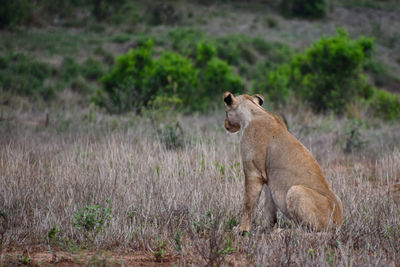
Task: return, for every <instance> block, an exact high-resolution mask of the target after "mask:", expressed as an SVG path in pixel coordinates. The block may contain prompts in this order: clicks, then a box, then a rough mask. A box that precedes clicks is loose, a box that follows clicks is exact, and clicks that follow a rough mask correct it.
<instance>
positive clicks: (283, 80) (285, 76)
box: [253, 64, 290, 107]
mask: <svg viewBox="0 0 400 267" xmlns="http://www.w3.org/2000/svg"><path fill="white" fill-rule="evenodd" d="M289 79H290V69H289V66H288V65H286V64H284V65H282V66H280V67H279V68H278V69H276V70H275V71H270V72H266V73H265V74H264V75H263V76H260V77H258V79H257V80H256V81H255V82H254V85H253V88H254V89H253V91H254V92H263V94H264V96H265V97H266V98H267V99H268V100H269V101H270V102H271V104H273V105H274V106H276V107H277V106H279V105H280V104H283V103H285V102H286V99H287V96H288V94H289V81H290V80H289Z"/></svg>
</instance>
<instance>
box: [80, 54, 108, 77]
mask: <svg viewBox="0 0 400 267" xmlns="http://www.w3.org/2000/svg"><path fill="white" fill-rule="evenodd" d="M81 73H82V75H83V76H84V77H85V78H86V79H88V80H97V79H99V78H100V77H101V76H103V75H104V68H103V65H102V64H101V62H99V61H96V60H94V59H93V58H91V57H89V58H88V59H87V60H86V61H85V62H84V63H83V64H82V67H81Z"/></svg>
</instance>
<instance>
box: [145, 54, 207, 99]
mask: <svg viewBox="0 0 400 267" xmlns="http://www.w3.org/2000/svg"><path fill="white" fill-rule="evenodd" d="M147 75H148V76H147V77H146V78H147V79H146V83H145V84H144V87H145V88H146V91H150V92H154V93H155V95H164V96H175V97H178V98H179V99H181V100H182V103H183V105H186V106H188V105H190V104H191V103H192V102H193V100H195V99H196V97H197V96H199V91H198V90H197V88H198V75H197V71H196V69H195V68H194V67H193V65H192V62H191V61H190V60H189V59H188V58H185V57H183V56H181V55H179V54H177V53H174V52H164V53H163V54H162V55H161V57H160V58H159V59H158V60H156V61H155V63H154V67H153V68H152V69H151V71H150V72H149V73H148V74H147ZM147 88H148V89H147ZM155 95H154V96H155Z"/></svg>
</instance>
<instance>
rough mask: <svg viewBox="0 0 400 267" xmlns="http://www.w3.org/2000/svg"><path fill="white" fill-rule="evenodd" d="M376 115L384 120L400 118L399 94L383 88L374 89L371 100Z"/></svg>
mask: <svg viewBox="0 0 400 267" xmlns="http://www.w3.org/2000/svg"><path fill="white" fill-rule="evenodd" d="M371 106H372V109H373V111H374V113H375V115H376V116H378V117H381V118H383V119H385V120H395V119H400V96H399V95H396V94H391V93H389V92H386V91H383V90H376V92H375V95H374V97H373V98H372V102H371Z"/></svg>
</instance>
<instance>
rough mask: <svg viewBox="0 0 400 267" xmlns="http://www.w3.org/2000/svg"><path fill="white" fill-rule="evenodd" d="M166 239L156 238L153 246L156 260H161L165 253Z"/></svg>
mask: <svg viewBox="0 0 400 267" xmlns="http://www.w3.org/2000/svg"><path fill="white" fill-rule="evenodd" d="M166 248H167V241H166V240H161V239H160V238H158V241H157V243H156V244H155V246H154V248H153V256H154V258H156V260H157V261H162V259H163V258H164V257H165V256H166V255H167V251H166Z"/></svg>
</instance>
